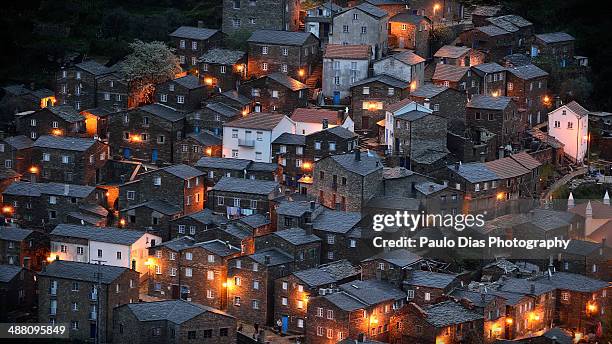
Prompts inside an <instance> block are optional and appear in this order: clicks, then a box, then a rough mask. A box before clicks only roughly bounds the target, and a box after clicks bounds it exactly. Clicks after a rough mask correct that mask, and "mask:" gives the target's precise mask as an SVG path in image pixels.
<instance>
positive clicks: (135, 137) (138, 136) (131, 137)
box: [130, 135, 142, 142]
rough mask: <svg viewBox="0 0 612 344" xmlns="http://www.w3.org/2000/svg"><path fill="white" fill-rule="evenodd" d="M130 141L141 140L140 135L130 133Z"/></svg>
mask: <svg viewBox="0 0 612 344" xmlns="http://www.w3.org/2000/svg"><path fill="white" fill-rule="evenodd" d="M130 141H132V142H141V141H142V137H140V135H130Z"/></svg>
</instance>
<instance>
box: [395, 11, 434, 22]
mask: <svg viewBox="0 0 612 344" xmlns="http://www.w3.org/2000/svg"><path fill="white" fill-rule="evenodd" d="M421 20H426V21H428V22H430V23H431V20H430V19H429V18H427V17H425V16H419V15H416V14H412V13H408V12H400V13H398V14H396V15H394V16H393V17H391V19H389V21H390V22H397V23H406V24H413V25H419V23H420V22H421Z"/></svg>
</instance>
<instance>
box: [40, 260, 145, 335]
mask: <svg viewBox="0 0 612 344" xmlns="http://www.w3.org/2000/svg"><path fill="white" fill-rule="evenodd" d="M139 279H140V276H139V275H138V272H136V271H134V270H130V269H128V268H125V267H118V266H112V265H101V264H89V263H79V262H69V261H63V260H57V261H54V262H53V263H51V264H49V265H48V266H47V267H46V269H45V271H43V272H41V273H40V274H39V275H38V305H39V307H38V319H39V321H41V322H45V323H53V322H56V323H64V324H69V326H70V327H69V329H67V330H68V331H69V337H70V339H71V340H80V341H84V342H85V341H93V340H100V341H104V342H106V341H111V340H112V324H113V308H114V307H117V306H120V305H124V304H128V303H133V302H138V287H139V286H138V285H139Z"/></svg>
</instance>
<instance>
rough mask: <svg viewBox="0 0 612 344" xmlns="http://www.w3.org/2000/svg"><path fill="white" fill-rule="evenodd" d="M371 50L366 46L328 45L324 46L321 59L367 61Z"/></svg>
mask: <svg viewBox="0 0 612 344" xmlns="http://www.w3.org/2000/svg"><path fill="white" fill-rule="evenodd" d="M371 53H372V50H371V48H370V46H369V45H367V44H359V45H343V44H328V45H326V46H325V52H324V53H323V58H326V59H351V60H369V59H370V54H371Z"/></svg>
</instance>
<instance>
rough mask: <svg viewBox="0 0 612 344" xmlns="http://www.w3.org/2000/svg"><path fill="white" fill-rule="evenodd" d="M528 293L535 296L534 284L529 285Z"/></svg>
mask: <svg viewBox="0 0 612 344" xmlns="http://www.w3.org/2000/svg"><path fill="white" fill-rule="evenodd" d="M529 292H530V293H531V295H535V284H531V286H530V288H529Z"/></svg>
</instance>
